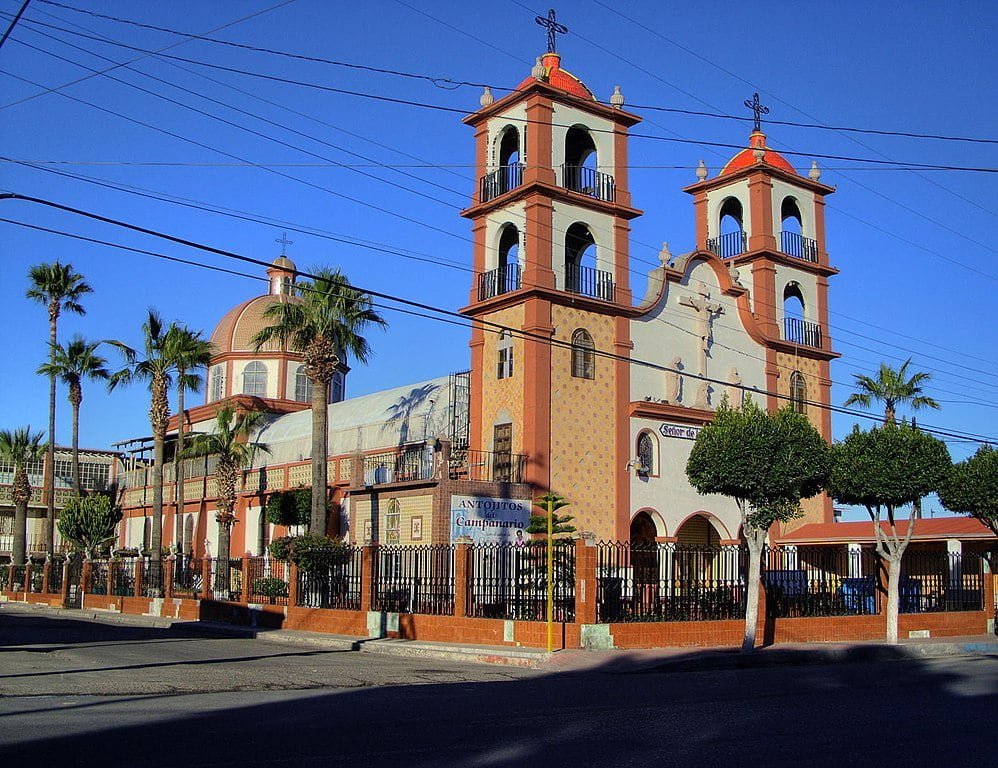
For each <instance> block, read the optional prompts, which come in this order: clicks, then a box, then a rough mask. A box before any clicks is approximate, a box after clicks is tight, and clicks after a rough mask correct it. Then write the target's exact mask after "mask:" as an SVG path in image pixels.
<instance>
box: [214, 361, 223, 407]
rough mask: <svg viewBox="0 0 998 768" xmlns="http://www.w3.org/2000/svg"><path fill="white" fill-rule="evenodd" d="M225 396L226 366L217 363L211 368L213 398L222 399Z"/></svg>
mask: <svg viewBox="0 0 998 768" xmlns="http://www.w3.org/2000/svg"><path fill="white" fill-rule="evenodd" d="M223 397H225V366H224V365H215V366H212V368H211V400H212V402H214V401H215V400H221V399H222V398H223Z"/></svg>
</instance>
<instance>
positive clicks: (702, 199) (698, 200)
mask: <svg viewBox="0 0 998 768" xmlns="http://www.w3.org/2000/svg"><path fill="white" fill-rule="evenodd" d="M693 218H694V221H695V222H696V238H697V250H699V251H706V250H707V239H708V238H709V237H710V230H709V227H708V226H707V193H706V192H704V191H700V192H697V193H695V194H694V195H693Z"/></svg>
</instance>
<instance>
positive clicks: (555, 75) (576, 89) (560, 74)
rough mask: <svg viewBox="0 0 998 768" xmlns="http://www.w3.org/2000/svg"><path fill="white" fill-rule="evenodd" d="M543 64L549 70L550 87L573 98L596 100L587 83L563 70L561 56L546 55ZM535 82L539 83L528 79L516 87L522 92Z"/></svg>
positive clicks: (548, 81)
mask: <svg viewBox="0 0 998 768" xmlns="http://www.w3.org/2000/svg"><path fill="white" fill-rule="evenodd" d="M541 64H543V65H544V67H545V69H546V70H547V76H546V78H547V79H546V82H547V84H548V85H551V86H553V87H555V88H557V89H558V90H560V91H565V93H570V94H572V95H573V96H578V97H579V98H581V99H589V100H591V101H595V100H596V97H595V96H594V95H593V92H592V91H590V90H589V89H588V88H587V87H586V85H585V83H583V82H582V81H581V80H579V78H577V77H576V76H575V75H573V74H572V73H571V72H569V71H568V70H567V69H562V68H561V56H559V55H558V54H557V53H546V54H544V56H542V57H541ZM535 82H537V81H536V80H535V79H534V77H533V76H531V77H528V78H527V79H525V80H524V81H523V82H522V83H520V84H519V85H518V86H516V90H518V91H522V90H523V89H524V88H526V87H527V86H529V85H530V84H531V83H535Z"/></svg>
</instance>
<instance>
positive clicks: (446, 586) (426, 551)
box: [371, 544, 454, 616]
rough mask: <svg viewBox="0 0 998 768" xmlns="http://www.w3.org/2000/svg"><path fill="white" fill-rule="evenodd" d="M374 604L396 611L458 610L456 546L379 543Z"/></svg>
mask: <svg viewBox="0 0 998 768" xmlns="http://www.w3.org/2000/svg"><path fill="white" fill-rule="evenodd" d="M371 589H372V594H371V607H372V608H373V609H374V610H376V611H391V612H393V613H427V614H434V615H439V616H450V615H453V613H454V546H453V545H451V544H426V545H421V546H401V547H378V548H377V549H376V550H375V551H374V574H373V577H372V579H371Z"/></svg>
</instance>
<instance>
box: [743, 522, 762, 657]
mask: <svg viewBox="0 0 998 768" xmlns="http://www.w3.org/2000/svg"><path fill="white" fill-rule="evenodd" d="M742 530H743V531H744V534H745V542H746V543H747V544H748V552H749V562H748V583H747V584H746V587H747V589H746V595H745V636H744V638H742V653H751V652H752V651H754V650H755V635H756V626H757V625H758V623H759V582H760V579H761V574H762V547H763V545H764V544H765V542H766V532H765V531H761V530H759V529H758V528H752V527H750V526H748V525H743V527H742Z"/></svg>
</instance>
